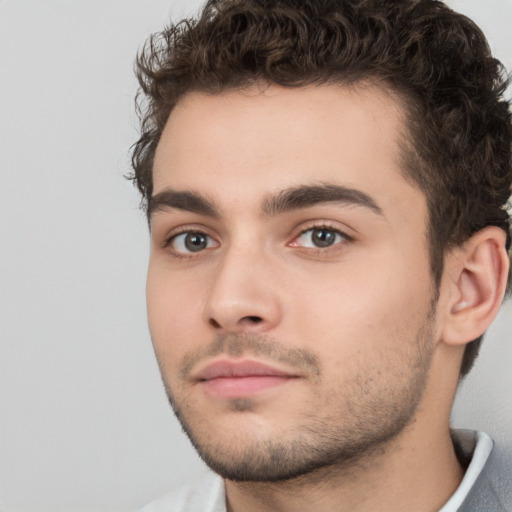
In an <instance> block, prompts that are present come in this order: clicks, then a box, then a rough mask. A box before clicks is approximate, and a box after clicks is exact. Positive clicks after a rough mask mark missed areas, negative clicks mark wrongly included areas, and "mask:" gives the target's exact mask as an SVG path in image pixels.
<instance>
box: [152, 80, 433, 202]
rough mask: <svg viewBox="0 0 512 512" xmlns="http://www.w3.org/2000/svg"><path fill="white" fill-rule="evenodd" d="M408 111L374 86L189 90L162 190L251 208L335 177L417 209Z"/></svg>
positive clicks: (171, 131)
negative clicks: (409, 176)
mask: <svg viewBox="0 0 512 512" xmlns="http://www.w3.org/2000/svg"><path fill="white" fill-rule="evenodd" d="M403 117H404V116H403V110H402V106H401V104H400V103H399V101H398V99H397V98H396V97H394V96H393V95H392V94H391V93H389V91H388V90H385V89H380V88H377V87H376V86H364V87H363V86H355V87H342V86H338V85H321V86H311V87H299V88H295V89H294V88H284V87H279V86H275V85H271V86H268V87H266V88H257V87H253V88H249V89H246V90H243V91H227V92H223V93H221V94H215V95H210V94H205V93H198V92H194V93H189V94H188V95H186V96H185V97H184V98H183V99H182V100H181V101H180V102H179V103H178V104H177V106H176V107H175V108H174V110H173V111H172V113H171V115H170V117H169V120H168V122H167V125H166V127H165V129H164V131H163V134H162V137H161V140H160V142H159V145H158V148H157V151H156V155H155V163H154V176H153V178H154V193H155V194H156V193H158V192H160V191H162V190H165V189H167V188H172V189H177V190H193V191H195V192H198V193H201V194H204V195H207V196H208V197H212V198H214V199H215V200H218V201H219V202H220V203H222V202H229V203H233V204H235V203H237V202H238V203H240V204H239V205H238V206H239V207H242V206H245V207H249V206H250V205H251V204H252V202H254V203H256V202H257V201H258V200H260V199H261V198H262V197H263V196H265V195H268V194H269V193H278V192H279V190H282V189H285V188H289V187H292V186H301V185H304V184H311V183H333V184H339V185H342V186H346V187H350V188H354V189H358V190H361V191H363V192H365V193H367V194H368V195H370V196H372V197H374V198H376V199H377V202H378V203H379V204H381V206H384V207H386V203H387V204H388V205H389V206H393V205H396V202H397V199H400V204H401V206H402V207H403V209H405V210H407V209H408V208H416V209H417V208H418V203H417V201H418V199H419V200H420V206H421V202H422V201H423V195H422V194H421V193H420V192H419V191H418V190H417V189H415V188H414V187H413V186H412V185H411V184H410V182H409V181H408V180H406V179H404V176H403V174H402V159H401V153H400V147H401V145H400V140H401V138H402V136H403V133H404V124H403Z"/></svg>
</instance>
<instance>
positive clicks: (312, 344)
mask: <svg viewBox="0 0 512 512" xmlns="http://www.w3.org/2000/svg"><path fill="white" fill-rule="evenodd" d="M401 118H402V115H401V110H400V107H399V106H398V104H397V102H396V101H395V100H394V99H393V98H392V97H391V95H389V94H386V93H385V92H384V91H381V90H379V89H377V88H375V87H368V88H364V89H363V88H362V87H361V88H350V89H349V88H343V87H340V86H314V87H310V88H298V89H286V88H280V87H277V86H270V87H268V88H267V89H265V90H261V89H249V90H246V91H242V92H240V91H238V92H237V91H230V92H225V93H222V94H218V95H206V94H200V93H190V94H189V95H188V96H186V97H185V98H183V99H182V100H181V102H180V103H179V104H178V105H177V106H176V108H175V109H174V110H173V112H172V113H171V116H170V118H169V120H168V123H167V126H166V128H165V130H164V132H163V135H162V138H161V140H160V143H159V146H158V148H157V152H156V157H155V164H154V193H153V197H152V199H151V201H150V219H151V240H152V245H151V258H150V264H149V274H148V281H147V301H148V314H149V324H150V330H151V335H152V339H153V344H154V348H155V352H156V355H157V359H158V362H159V366H160V369H161V372H162V375H163V379H164V382H165V385H166V388H167V392H168V394H169V398H170V400H171V403H172V405H173V408H174V410H175V412H176V414H177V415H178V418H179V419H180V421H181V422H182V425H183V426H184V429H185V431H186V432H187V434H188V435H189V437H190V439H191V440H192V442H193V444H194V445H195V447H196V448H197V449H198V451H199V453H200V455H201V456H202V457H203V458H204V459H205V461H206V462H207V463H208V464H209V465H210V466H211V467H212V468H213V469H214V470H215V471H217V472H218V473H220V474H221V475H223V476H224V477H226V478H229V479H233V480H252V481H277V480H283V479H289V478H293V477H296V476H299V475H303V474H306V473H309V472H312V471H315V470H317V469H319V468H322V467H327V466H329V467H330V466H333V465H338V466H343V465H347V464H350V463H353V462H354V461H355V460H358V459H360V458H361V457H363V456H366V455H369V454H371V453H372V452H373V451H375V450H382V449H383V448H385V446H386V444H387V442H388V441H389V440H390V439H393V438H396V437H397V436H399V435H400V433H401V432H402V431H403V429H404V427H405V426H406V425H407V424H409V423H410V422H411V421H412V420H413V418H414V417H415V412H416V411H417V409H418V404H419V403H421V399H422V392H423V389H424V387H425V382H426V378H427V375H428V370H429V364H430V360H431V355H432V351H433V345H434V342H433V337H434V336H433V331H434V329H435V326H434V322H435V320H434V317H435V314H434V311H433V304H432V302H433V301H432V297H433V292H432V279H431V276H430V272H429V268H430V267H429V259H428V242H427V238H426V232H427V212H426V206H425V199H424V196H423V194H422V193H421V192H420V191H419V190H418V189H416V188H415V187H414V186H412V185H411V184H410V182H408V181H407V180H406V179H404V177H403V175H402V171H401V159H400V150H399V141H400V137H401V134H402V131H403V126H402V121H401Z"/></svg>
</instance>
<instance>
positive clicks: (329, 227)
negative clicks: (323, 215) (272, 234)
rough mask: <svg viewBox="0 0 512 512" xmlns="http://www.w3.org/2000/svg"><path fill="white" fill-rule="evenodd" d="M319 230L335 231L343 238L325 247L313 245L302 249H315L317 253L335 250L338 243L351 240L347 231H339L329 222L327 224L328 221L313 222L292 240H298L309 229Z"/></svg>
mask: <svg viewBox="0 0 512 512" xmlns="http://www.w3.org/2000/svg"><path fill="white" fill-rule="evenodd" d="M320 230H326V231H331V232H332V233H335V234H336V235H339V236H341V237H342V238H343V241H341V242H337V243H334V244H333V245H332V246H327V247H324V248H322V247H316V248H313V247H308V248H304V247H303V248H304V249H307V250H308V251H315V252H318V253H325V252H327V251H329V250H335V249H336V248H337V246H339V245H340V244H344V242H352V241H353V238H352V237H351V236H350V235H347V233H345V232H344V231H341V230H340V229H338V228H336V227H334V226H333V225H331V224H328V223H322V224H313V225H311V226H308V227H306V228H304V229H302V230H301V231H300V232H299V234H298V235H297V236H296V237H294V239H293V241H295V240H298V239H299V238H300V237H301V236H303V235H305V234H306V233H308V232H310V231H320ZM296 247H299V248H300V247H301V246H298V245H297V246H296Z"/></svg>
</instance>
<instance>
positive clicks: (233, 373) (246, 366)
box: [195, 359, 297, 381]
mask: <svg viewBox="0 0 512 512" xmlns="http://www.w3.org/2000/svg"><path fill="white" fill-rule="evenodd" d="M254 376H270V377H296V376H297V375H294V374H293V373H290V372H287V371H284V370H280V369H279V368H276V367H274V366H271V365H269V364H266V363H261V362H259V361H253V360H247V359H245V360H243V361H229V360H221V361H216V362H214V363H211V364H209V365H208V366H206V367H205V368H203V369H202V370H200V371H199V372H198V373H197V374H196V375H195V379H196V380H198V381H204V380H211V379H218V378H222V377H254Z"/></svg>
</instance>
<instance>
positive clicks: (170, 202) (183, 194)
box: [147, 189, 220, 219]
mask: <svg viewBox="0 0 512 512" xmlns="http://www.w3.org/2000/svg"><path fill="white" fill-rule="evenodd" d="M166 210H183V211H187V212H192V213H198V214H199V215H206V216H207V217H215V218H217V217H220V214H219V211H218V209H217V207H216V206H215V204H214V203H213V202H212V201H210V200H209V199H207V198H206V197H204V196H202V195H200V194H198V193H196V192H191V191H188V190H172V189H166V190H163V191H162V192H159V193H158V194H155V195H154V196H151V197H150V198H149V201H148V211H147V215H148V219H151V217H152V216H153V215H154V214H155V213H157V212H162V211H166Z"/></svg>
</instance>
